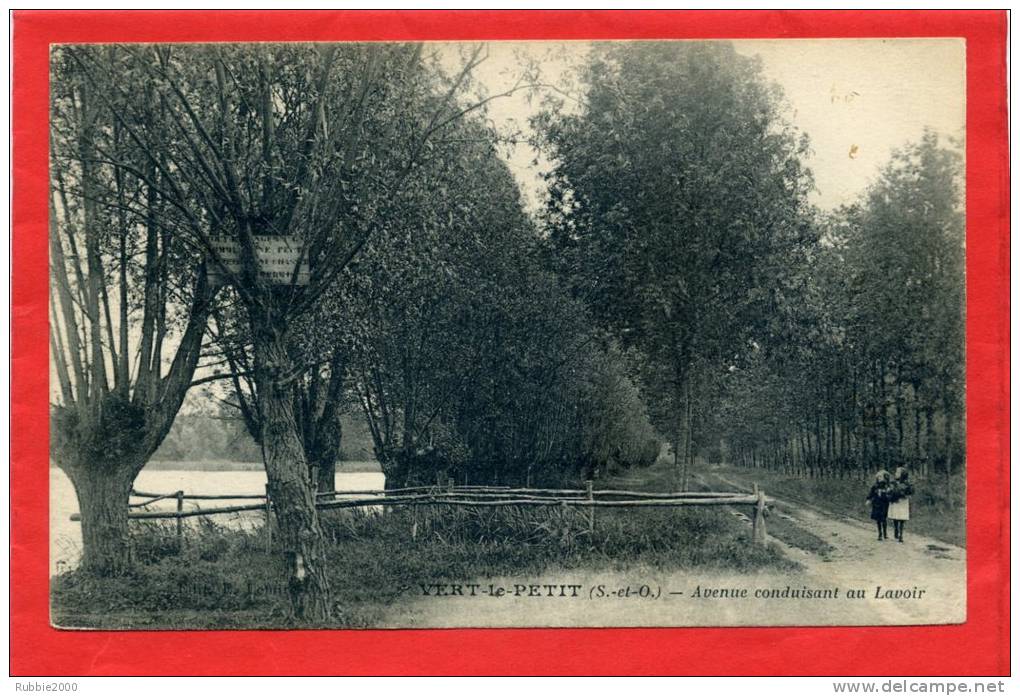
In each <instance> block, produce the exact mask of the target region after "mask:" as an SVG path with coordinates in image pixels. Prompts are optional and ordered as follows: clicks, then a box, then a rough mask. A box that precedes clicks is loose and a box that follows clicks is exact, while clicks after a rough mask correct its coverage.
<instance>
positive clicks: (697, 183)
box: [537, 42, 965, 486]
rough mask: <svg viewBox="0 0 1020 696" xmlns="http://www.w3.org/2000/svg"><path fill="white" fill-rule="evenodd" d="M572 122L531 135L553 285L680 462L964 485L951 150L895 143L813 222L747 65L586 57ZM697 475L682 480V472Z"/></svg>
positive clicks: (645, 49) (792, 148)
mask: <svg viewBox="0 0 1020 696" xmlns="http://www.w3.org/2000/svg"><path fill="white" fill-rule="evenodd" d="M579 78H580V82H581V85H582V87H583V90H582V91H583V98H582V100H581V103H580V106H579V107H576V108H565V107H569V106H570V104H568V103H566V102H563V103H561V104H560V108H550V109H547V110H546V112H545V113H544V115H543V116H541V117H540V118H539V119H538V123H537V125H538V126H539V127H540V132H541V134H542V136H543V139H544V142H543V145H544V147H545V148H546V150H547V152H548V153H549V156H550V158H551V159H552V160H553V162H554V163H555V166H554V167H553V169H552V171H551V172H550V174H549V176H548V183H549V187H550V201H549V205H548V208H547V210H546V211H545V216H544V217H545V220H544V222H545V225H546V227H547V229H548V231H549V235H550V237H549V239H550V243H551V244H552V245H553V247H554V248H555V249H556V252H557V254H556V256H557V261H558V263H559V264H560V268H561V272H562V274H563V276H564V277H566V278H569V279H570V282H571V284H572V287H573V289H574V292H575V295H576V296H578V297H583V298H584V300H585V302H586V304H587V305H588V306H589V307H590V308H591V311H592V312H593V315H594V316H595V317H596V319H597V320H598V321H599V322H600V324H601V325H603V326H604V327H606V329H607V330H609V331H610V332H612V333H613V334H614V335H615V336H617V337H618V339H619V340H620V341H621V343H622V344H623V345H625V346H627V347H630V348H633V349H635V350H638V351H640V354H641V355H642V356H643V358H644V359H643V360H642V361H641V363H640V367H641V369H640V370H639V381H640V383H641V385H642V386H643V388H644V389H645V393H646V395H647V396H648V402H649V406H650V408H651V410H652V413H653V417H654V418H655V420H656V424H657V426H658V427H659V428H660V430H661V432H663V433H664V434H669V436H670V439H671V440H672V449H673V455H674V460H675V465H676V472H677V479H678V481H679V483H680V485H683V486H686V485H687V480H688V478H689V472H690V469H691V466H692V465H693V463H694V462H695V461H696V460H708V461H725V462H729V463H736V464H741V465H746V466H751V467H769V468H772V469H776V470H781V471H785V472H787V473H789V474H792V475H797V476H810V477H816V476H818V477H820V476H829V477H854V478H856V477H859V476H865V475H867V474H868V473H874V471H875V470H877V469H878V468H882V467H885V468H889V467H894V466H899V465H905V466H910V467H911V468H913V469H914V470H915V472H917V473H919V474H922V475H934V474H936V473H937V474H938V478H937V479H936V481H942V480H951V479H952V477H953V475H954V474H956V473H958V472H959V471H961V470H962V466H963V454H964V451H963V447H964V432H963V417H964V377H965V376H964V364H965V363H964V305H965V303H964V213H963V167H962V160H961V155H960V153H959V149H958V146H957V144H955V143H953V142H947V141H946V140H945V139H942V140H940V138H939V137H938V136H937V135H936V134H935V133H933V132H930V131H926V132H925V133H924V135H923V136H922V137H921V138H920V139H919V140H918V141H917V142H913V143H905V144H904V145H903V147H902V148H901V149H899V150H897V151H896V152H895V153H894V154H893V155H892V157H891V159H890V161H889V162H888V163H887V164H886V166H884V168H882V170H881V171H880V172H879V173H878V175H877V177H876V179H875V181H873V183H872V185H871V186H870V187H869V188H868V189H867V191H866V192H865V193H864V194H863V195H862V196H861V199H860V200H859V201H857V202H856V203H855V204H853V205H848V206H844V207H841V208H839V209H837V210H834V211H821V210H819V209H817V208H816V207H815V206H813V205H812V204H811V202H810V199H809V195H810V194H811V192H812V190H813V189H814V183H813V178H812V175H811V172H810V170H809V169H808V168H807V167H806V166H805V162H806V158H807V155H808V154H809V152H810V143H809V141H808V139H807V137H806V136H805V135H804V134H801V133H800V132H798V130H797V129H796V128H795V127H794V125H793V124H792V123H791V121H790V118H789V115H790V113H791V109H790V108H789V106H788V105H787V104H786V102H785V100H784V97H783V95H782V93H781V91H780V90H779V88H778V87H777V86H775V85H773V84H770V83H769V81H768V80H767V79H766V78H765V76H764V75H763V74H762V71H761V66H760V63H759V62H758V61H757V60H755V59H754V58H751V57H747V56H743V55H741V54H739V53H738V52H737V51H736V50H735V49H734V47H733V46H732V45H729V44H726V43H713V42H690V43H685V42H677V43H669V42H658V43H657V42H646V43H640V44H628V43H616V44H609V45H604V46H597V47H596V48H595V49H593V51H592V53H591V55H590V57H589V59H588V61H587V62H586V64H585V66H584V67H583V69H582V70H581V72H580V75H579ZM699 458H700V459H699Z"/></svg>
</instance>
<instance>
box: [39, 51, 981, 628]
mask: <svg viewBox="0 0 1020 696" xmlns="http://www.w3.org/2000/svg"><path fill="white" fill-rule="evenodd" d="M50 70H51V85H52V89H51V112H50V133H49V138H50V143H51V148H52V149H51V160H50V172H51V177H50V203H49V205H50V208H49V211H50V240H49V243H50V250H51V252H50V262H51V278H50V308H51V313H50V342H51V370H52V372H51V397H52V401H51V404H52V405H51V423H52V426H51V427H52V430H51V433H52V441H51V466H52V468H51V472H50V484H51V488H50V504H51V508H50V509H51V524H52V527H51V563H52V573H53V584H52V620H53V623H54V624H55V625H56V626H59V627H67V628H122V629H127V628H166V629H182V628H188V629H201V628H224V627H228V628H289V627H305V626H307V627H344V628H373V627H389V628H409V627H522V626H595V627H597V626H745V625H748V626H755V625H775V626H787V625H886V624H940V623H959V622H962V621H964V619H965V618H966V577H965V568H966V550H965V549H966V538H965V517H966V509H965V492H966V485H965V474H966V452H965V446H964V445H965V429H964V403H965V382H964V364H965V363H964V319H965V309H964V302H965V293H964V284H965V273H964V267H965V244H964V230H965V226H964V220H965V209H964V146H965V141H966V132H965V119H964V117H965V44H964V42H963V41H962V40H958V39H887V40H862V39H829V40H768V41H760V40H749V41H612V42H569V43H564V42H478V43H379V44H361V43H327V44H299V43H280V44H265V43H260V44H243V43H242V44H232V45H214V44H204V45H203V44H191V45H184V44H178V45H175V44H158V45H127V44H124V45H118V44H106V45H83V44H78V45H74V44H65V45H57V46H54V47H52V49H51V54H50Z"/></svg>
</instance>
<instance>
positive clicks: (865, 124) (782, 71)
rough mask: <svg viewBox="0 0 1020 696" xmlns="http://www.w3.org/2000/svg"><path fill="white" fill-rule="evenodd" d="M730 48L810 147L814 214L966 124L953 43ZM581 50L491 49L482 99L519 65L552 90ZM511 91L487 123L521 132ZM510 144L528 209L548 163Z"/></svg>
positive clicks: (783, 43) (774, 43) (512, 45)
mask: <svg viewBox="0 0 1020 696" xmlns="http://www.w3.org/2000/svg"><path fill="white" fill-rule="evenodd" d="M733 43H734V46H735V47H736V50H737V51H738V52H739V53H741V54H744V55H747V56H759V57H760V58H761V61H762V69H763V73H764V76H765V78H766V79H768V80H770V81H772V82H775V83H777V84H778V85H779V86H780V87H781V88H782V90H783V92H784V94H785V95H786V99H787V102H788V104H789V111H788V113H787V117H788V118H789V120H790V121H791V122H793V123H794V124H795V125H796V126H797V127H798V128H799V129H800V130H801V131H803V132H805V133H807V134H808V136H809V137H810V139H811V145H812V154H811V156H810V158H809V160H808V162H807V164H808V166H809V167H810V168H811V170H812V171H813V172H814V175H815V186H816V188H817V190H816V191H815V192H814V193H813V194H812V198H811V200H812V202H813V203H815V204H817V205H818V206H819V207H821V208H823V209H833V208H836V207H838V206H840V205H842V204H847V203H852V202H853V201H855V200H856V199H857V198H858V197H859V196H860V195H861V194H862V193H863V192H864V191H865V190H866V188H867V186H868V184H869V183H870V182H871V181H873V180H874V179H875V178H876V176H877V175H878V173H879V171H880V169H881V167H882V166H883V165H884V164H885V163H886V162H888V160H889V157H890V155H891V154H892V153H893V151H894V150H895V149H896V148H900V147H902V146H903V145H905V144H907V143H908V142H911V141H916V140H918V139H919V138H920V136H921V134H922V132H923V130H924V128H925V127H926V126H927V127H930V128H932V129H934V130H935V131H937V132H938V133H939V134H940V135H943V136H947V137H954V138H960V139H961V140H962V138H963V135H964V125H965V116H966V85H965V50H966V45H965V42H964V40H962V39H787V40H783V39H777V40H739V41H734V42H733ZM588 46H589V44H587V43H585V42H574V43H556V42H493V43H490V44H488V46H487V49H488V51H489V56H488V58H487V59H486V61H485V62H483V63H482V64H481V66H479V68H478V69H477V71H476V73H475V74H476V77H477V79H478V81H479V82H480V83H482V84H483V85H484V86H485V88H486V89H487V91H488V93H489V94H490V95H491V94H498V93H500V92H502V91H504V90H506V89H508V88H509V87H511V86H512V85H513V84H514V81H515V76H516V75H518V74H519V73H520V68H519V67H518V66H519V64H520V62H519V61H520V58H521V57H524V58H529V59H532V60H535V61H537V62H538V63H539V64H540V65H541V69H542V80H543V82H547V83H553V84H559V83H560V82H561V81H562V80H564V79H567V78H569V75H570V72H571V70H570V67H571V65H572V64H575V63H577V62H579V61H580V60H582V59H583V57H584V55H585V54H586V52H587V51H588ZM440 51H441V54H442V55H443V61H444V64H447V65H448V66H449V65H454V64H456V57H455V55H456V48H455V47H454V46H451V45H447V46H444V47H442V48H440ZM539 102H540V100H539V99H532V100H530V101H529V99H528V97H527V95H526V94H525V93H522V92H518V93H516V94H515V95H513V96H510V97H506V98H500V99H496V100H493V101H492V102H491V103H490V105H489V108H488V116H489V118H490V119H491V120H492V121H493V123H494V124H495V125H496V126H497V127H500V128H506V129H509V128H512V127H514V126H515V125H516V126H519V127H524V128H525V130H527V128H526V125H527V120H528V118H529V116H531V115H533V114H534V113H535V112H536V111H537V110H538V108H539ZM536 155H537V153H535V152H534V151H532V150H531V148H529V147H527V146H523V145H518V146H517V147H516V148H514V149H513V151H512V152H509V153H508V162H509V164H510V167H511V169H512V171H513V172H514V175H515V176H516V177H517V179H518V182H519V183H520V185H521V189H522V192H523V193H524V195H525V199H526V200H527V202H528V205H529V207H531V208H532V209H534V208H536V207H537V206H538V204H539V203H540V202H541V200H542V185H541V179H540V175H541V172H542V171H543V170H544V169H548V167H549V163H548V162H547V161H545V160H544V159H543V158H541V156H540V155H537V156H538V158H539V162H538V164H533V160H534V159H535V157H536Z"/></svg>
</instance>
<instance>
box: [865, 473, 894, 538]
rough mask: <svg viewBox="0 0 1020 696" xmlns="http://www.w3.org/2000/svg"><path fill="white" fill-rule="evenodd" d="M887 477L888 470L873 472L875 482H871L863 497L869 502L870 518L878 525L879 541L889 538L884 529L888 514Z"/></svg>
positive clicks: (888, 486)
mask: <svg viewBox="0 0 1020 696" xmlns="http://www.w3.org/2000/svg"><path fill="white" fill-rule="evenodd" d="M889 479H890V476H889V472H888V471H886V470H885V469H882V470H881V471H879V472H878V473H877V474H875V483H874V484H872V486H871V490H869V491H868V497H867V498H866V499H865V502H867V503H870V504H871V519H873V520H875V524H876V525H877V526H878V540H879V541H882V540H884V539H888V538H889V535H888V532H887V531H886V527H887V525H888V523H887V522H886V520H887V519H888V516H889V488H890V485H889Z"/></svg>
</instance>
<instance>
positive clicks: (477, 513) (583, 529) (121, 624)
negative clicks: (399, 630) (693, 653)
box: [51, 507, 797, 629]
mask: <svg viewBox="0 0 1020 696" xmlns="http://www.w3.org/2000/svg"><path fill="white" fill-rule="evenodd" d="M323 527H324V531H325V533H326V536H327V539H328V543H327V572H328V574H329V577H330V581H331V585H332V588H333V593H334V597H335V600H336V607H335V612H334V613H335V618H334V620H333V622H331V623H330V624H329V625H328V626H320V627H323V628H327V627H328V628H369V627H372V626H376V625H379V624H380V623H381V622H382V620H383V618H384V617H385V615H386V614H387V612H388V611H389V610H390V609H391V608H392V607H393V606H394V605H395V604H397V603H399V602H401V601H404V600H405V599H407V598H409V597H411V596H412V595H413V593H414V589H416V588H417V587H418V583H431V582H466V581H472V580H474V579H478V578H485V577H497V576H504V577H534V576H536V575H538V574H540V573H542V572H545V571H552V570H565V571H569V570H572V569H573V570H585V571H599V570H623V569H628V568H632V567H635V566H641V567H647V568H651V569H661V570H678V569H693V568H698V569H728V570H733V571H753V570H759V569H765V568H772V569H778V570H781V571H782V570H786V571H791V570H796V569H797V566H796V564H794V563H792V562H791V561H789V560H787V559H785V558H784V557H783V556H782V554H781V553H779V552H778V551H776V550H774V549H772V548H768V547H759V546H755V545H752V544H751V543H750V541H749V539H748V532H747V530H746V528H745V527H744V526H742V525H740V524H739V523H738V522H737V521H736V520H734V519H733V518H732V517H731V516H729V515H727V514H726V513H725V512H724V511H721V510H717V509H713V508H693V509H677V508H673V509H670V508H658V509H655V508H652V509H630V510H604V509H599V510H598V512H597V517H596V524H595V531H594V533H592V534H590V533H589V532H588V520H587V512H586V511H581V510H577V509H570V508H566V507H564V508H542V509H527V510H523V509H515V508H481V509H456V508H454V509H450V508H424V507H423V508H419V509H417V510H414V509H408V508H399V509H395V510H393V511H390V512H387V513H385V514H380V513H371V512H370V513H352V512H351V511H339V510H338V511H331V512H329V513H327V514H325V515H323ZM412 530H415V535H414V538H413V539H412ZM133 537H134V541H133V543H134V554H135V559H136V563H135V564H134V567H133V569H132V571H131V572H130V573H128V574H127V575H124V576H120V577H109V578H95V577H90V576H89V575H87V574H85V573H81V572H77V571H72V572H70V573H65V574H63V575H60V576H57V577H55V578H53V581H52V585H51V595H52V612H51V615H52V620H53V623H54V624H55V625H57V626H61V627H76V628H77V627H83V628H134V629H137V628H146V629H153V628H157V629H159V628H163V629H187V628H296V627H301V626H302V624H300V623H298V622H295V621H294V620H292V619H290V618H289V617H288V611H287V609H288V597H287V595H286V591H285V589H284V588H285V581H284V577H285V573H284V568H283V562H282V558H281V555H282V554H280V553H279V551H278V550H273V551H267V549H266V547H265V538H264V536H263V534H262V533H261V531H260V530H258V529H248V530H244V529H233V528H227V527H224V526H218V525H215V524H212V523H203V524H198V525H194V526H192V527H189V529H188V533H187V535H186V538H185V543H184V545H183V547H182V548H181V549H178V547H177V540H176V537H175V534H174V531H173V528H172V526H170V525H160V524H145V525H141V524H139V525H137V526H136V528H135V531H134V532H133Z"/></svg>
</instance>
